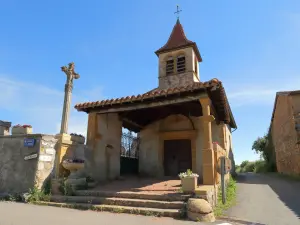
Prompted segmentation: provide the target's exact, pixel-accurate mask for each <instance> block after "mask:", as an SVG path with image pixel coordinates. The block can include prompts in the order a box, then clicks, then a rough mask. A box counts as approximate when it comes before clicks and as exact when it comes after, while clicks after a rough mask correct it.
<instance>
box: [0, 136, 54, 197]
mask: <svg viewBox="0 0 300 225" xmlns="http://www.w3.org/2000/svg"><path fill="white" fill-rule="evenodd" d="M25 141H34V145H33V146H29V147H27V146H26V144H25ZM56 142H57V140H56V138H55V136H51V135H43V134H28V135H7V136H0V194H11V193H24V192H28V190H29V189H30V188H33V187H34V186H35V185H36V186H37V187H39V188H41V187H42V186H43V185H44V183H45V181H46V179H47V178H48V177H49V176H50V175H51V172H52V171H53V166H54V160H55V145H56Z"/></svg>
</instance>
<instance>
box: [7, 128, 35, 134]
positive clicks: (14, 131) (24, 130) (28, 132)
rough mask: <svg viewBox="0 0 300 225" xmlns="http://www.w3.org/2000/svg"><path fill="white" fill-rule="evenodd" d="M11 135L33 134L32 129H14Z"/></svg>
mask: <svg viewBox="0 0 300 225" xmlns="http://www.w3.org/2000/svg"><path fill="white" fill-rule="evenodd" d="M11 134H32V127H13V128H12V130H11Z"/></svg>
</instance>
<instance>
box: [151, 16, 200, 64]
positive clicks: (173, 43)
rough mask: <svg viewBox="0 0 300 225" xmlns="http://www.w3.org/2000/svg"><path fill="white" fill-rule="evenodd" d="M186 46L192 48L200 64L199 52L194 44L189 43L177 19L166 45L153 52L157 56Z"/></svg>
mask: <svg viewBox="0 0 300 225" xmlns="http://www.w3.org/2000/svg"><path fill="white" fill-rule="evenodd" d="M188 46H191V47H193V49H194V51H195V53H196V55H197V58H198V61H199V62H202V58H201V55H200V52H199V50H198V47H197V45H196V42H193V41H190V40H189V39H187V37H186V35H185V33H184V30H183V27H182V25H181V23H180V21H179V19H177V22H176V24H175V26H174V28H173V30H172V33H171V35H170V37H169V39H168V41H167V43H166V44H165V45H164V46H163V47H161V48H160V49H158V50H157V51H156V52H155V54H156V55H159V54H160V53H163V52H168V51H171V50H175V49H180V48H183V47H188Z"/></svg>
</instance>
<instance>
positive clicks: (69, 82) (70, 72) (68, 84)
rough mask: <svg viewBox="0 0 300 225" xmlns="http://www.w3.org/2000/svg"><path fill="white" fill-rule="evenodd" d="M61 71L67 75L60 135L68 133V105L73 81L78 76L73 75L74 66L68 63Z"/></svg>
mask: <svg viewBox="0 0 300 225" xmlns="http://www.w3.org/2000/svg"><path fill="white" fill-rule="evenodd" d="M61 70H62V71H63V72H64V73H65V74H66V75H67V82H66V84H65V98H64V106H63V113H62V119H61V128H60V133H61V134H64V133H68V121H69V114H70V104H71V96H72V89H73V79H79V77H80V76H79V74H77V73H75V64H74V63H73V62H72V63H69V65H68V67H66V66H63V67H61Z"/></svg>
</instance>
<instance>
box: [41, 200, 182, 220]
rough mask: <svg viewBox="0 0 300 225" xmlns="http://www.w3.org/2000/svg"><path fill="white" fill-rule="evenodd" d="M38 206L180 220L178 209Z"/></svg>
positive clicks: (86, 205)
mask: <svg viewBox="0 0 300 225" xmlns="http://www.w3.org/2000/svg"><path fill="white" fill-rule="evenodd" d="M36 204H38V205H46V206H56V207H61V208H72V209H81V210H93V211H100V212H101V211H108V212H114V213H130V214H138V215H145V216H163V217H174V218H180V217H181V216H182V212H181V210H178V209H155V208H143V207H131V206H116V205H94V204H84V203H79V204H72V203H71V204H70V203H57V202H37V203H36Z"/></svg>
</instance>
